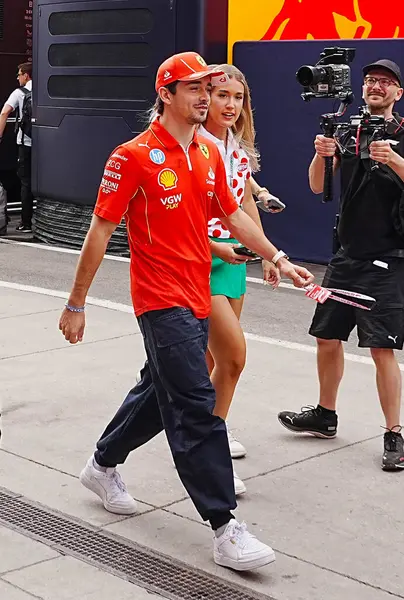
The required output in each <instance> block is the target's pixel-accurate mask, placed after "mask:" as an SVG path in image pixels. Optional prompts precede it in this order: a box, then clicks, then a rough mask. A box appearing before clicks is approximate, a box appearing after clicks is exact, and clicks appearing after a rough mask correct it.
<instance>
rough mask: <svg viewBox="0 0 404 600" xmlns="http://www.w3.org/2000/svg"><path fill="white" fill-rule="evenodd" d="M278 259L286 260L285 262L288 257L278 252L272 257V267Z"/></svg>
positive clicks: (281, 251) (282, 252)
mask: <svg viewBox="0 0 404 600" xmlns="http://www.w3.org/2000/svg"><path fill="white" fill-rule="evenodd" d="M280 258H286V260H289V256H288V255H287V254H286V253H285V252H284V251H283V250H279V251H278V252H277V253H276V254H275V256H273V257H272V260H271V262H273V263H274V265H275V266H276V263H277V262H278V260H279V259H280Z"/></svg>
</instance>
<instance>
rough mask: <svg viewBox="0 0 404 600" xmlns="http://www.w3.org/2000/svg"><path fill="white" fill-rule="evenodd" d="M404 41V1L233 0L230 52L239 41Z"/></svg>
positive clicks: (231, 7) (230, 18)
mask: <svg viewBox="0 0 404 600" xmlns="http://www.w3.org/2000/svg"><path fill="white" fill-rule="evenodd" d="M363 38H387V39H391V38H404V0H398V1H396V2H388V6H385V5H384V4H383V3H382V2H380V0H248V2H246V0H230V3H229V49H230V50H231V48H232V47H233V44H234V43H235V42H236V41H240V40H306V39H307V40H315V39H317V40H327V39H363Z"/></svg>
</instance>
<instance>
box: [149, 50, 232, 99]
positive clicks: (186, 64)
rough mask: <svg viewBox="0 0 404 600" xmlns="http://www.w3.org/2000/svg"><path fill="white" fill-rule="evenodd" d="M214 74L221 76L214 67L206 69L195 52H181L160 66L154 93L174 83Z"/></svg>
mask: <svg viewBox="0 0 404 600" xmlns="http://www.w3.org/2000/svg"><path fill="white" fill-rule="evenodd" d="M212 73H214V74H215V75H223V73H222V72H219V71H216V70H215V68H214V67H208V65H207V64H206V62H205V61H204V59H203V58H202V56H200V55H199V54H198V53H197V52H181V54H174V56H170V58H167V60H165V61H164V62H163V63H162V64H161V65H160V66H159V69H158V71H157V76H156V91H157V92H158V91H159V89H160V88H161V87H164V86H166V85H168V84H170V83H173V82H174V81H192V80H193V79H201V78H202V77H207V76H208V75H211V74H212Z"/></svg>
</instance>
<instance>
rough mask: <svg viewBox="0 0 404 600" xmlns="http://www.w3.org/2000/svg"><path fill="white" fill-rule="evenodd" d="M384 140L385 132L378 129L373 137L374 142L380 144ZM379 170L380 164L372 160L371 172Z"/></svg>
mask: <svg viewBox="0 0 404 600" xmlns="http://www.w3.org/2000/svg"><path fill="white" fill-rule="evenodd" d="M382 139H383V132H382V131H381V130H380V129H376V130H375V131H374V133H373V135H372V142H378V141H380V140H382ZM378 168H379V163H378V162H377V161H376V160H372V159H370V170H371V171H375V170H376V169H378Z"/></svg>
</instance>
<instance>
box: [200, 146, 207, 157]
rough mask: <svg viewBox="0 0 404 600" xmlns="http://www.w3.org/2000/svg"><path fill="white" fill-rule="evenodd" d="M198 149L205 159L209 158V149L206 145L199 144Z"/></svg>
mask: <svg viewBox="0 0 404 600" xmlns="http://www.w3.org/2000/svg"><path fill="white" fill-rule="evenodd" d="M199 148H200V149H201V152H202V154H203V155H204V157H205V158H209V148H208V147H207V145H206V144H199Z"/></svg>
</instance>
